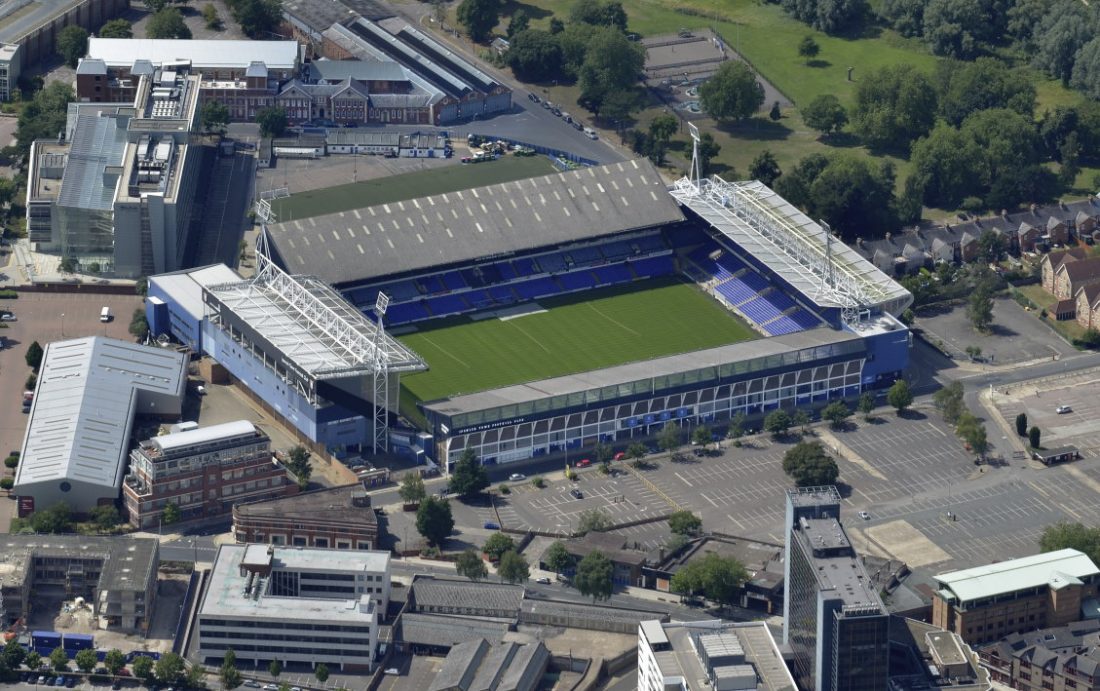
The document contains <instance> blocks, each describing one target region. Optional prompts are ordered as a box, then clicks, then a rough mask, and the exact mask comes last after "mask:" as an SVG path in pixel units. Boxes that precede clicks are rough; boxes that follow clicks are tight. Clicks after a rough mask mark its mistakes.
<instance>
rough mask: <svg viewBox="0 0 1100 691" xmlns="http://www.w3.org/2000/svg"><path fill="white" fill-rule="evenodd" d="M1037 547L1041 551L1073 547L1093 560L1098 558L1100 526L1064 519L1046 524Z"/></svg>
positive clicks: (1099, 555)
mask: <svg viewBox="0 0 1100 691" xmlns="http://www.w3.org/2000/svg"><path fill="white" fill-rule="evenodd" d="M1039 549H1040V550H1041V551H1043V552H1055V551H1058V550H1060V549H1075V550H1078V551H1080V552H1084V553H1085V554H1087V555H1088V557H1089V558H1090V559H1092V560H1093V561H1094V562H1095V561H1096V560H1098V559H1100V528H1092V527H1088V526H1085V525H1082V524H1080V523H1067V522H1066V521H1060V522H1058V523H1055V524H1054V525H1048V526H1047V527H1046V528H1045V529H1044V530H1043V534H1042V535H1041V536H1040V537H1039Z"/></svg>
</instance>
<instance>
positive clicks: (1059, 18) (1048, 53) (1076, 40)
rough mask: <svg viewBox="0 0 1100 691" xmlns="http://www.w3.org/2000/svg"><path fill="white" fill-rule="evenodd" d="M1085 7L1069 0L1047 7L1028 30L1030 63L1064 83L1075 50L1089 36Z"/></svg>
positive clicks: (1089, 22) (1090, 25) (1069, 75)
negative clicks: (1032, 28)
mask: <svg viewBox="0 0 1100 691" xmlns="http://www.w3.org/2000/svg"><path fill="white" fill-rule="evenodd" d="M1093 24H1094V22H1093V21H1092V18H1091V17H1090V16H1089V10H1088V9H1087V8H1086V7H1085V6H1084V5H1081V4H1075V3H1073V2H1072V1H1070V0H1066V1H1064V2H1059V3H1057V5H1056V6H1055V7H1050V8H1049V9H1048V11H1047V12H1046V13H1045V14H1044V15H1043V17H1042V19H1041V21H1040V22H1039V24H1038V26H1036V27H1035V30H1034V31H1033V32H1032V37H1033V38H1034V43H1035V46H1034V50H1033V52H1032V54H1031V55H1032V58H1031V64H1032V65H1033V66H1035V67H1038V68H1039V69H1041V70H1043V71H1045V72H1046V73H1047V74H1049V75H1050V76H1052V77H1055V78H1057V79H1061V80H1062V84H1064V85H1066V86H1068V85H1069V83H1070V79H1071V78H1072V75H1073V66H1074V62H1075V58H1076V57H1077V53H1078V51H1080V50H1081V48H1082V47H1083V46H1084V45H1085V44H1086V43H1088V42H1089V41H1091V40H1092V39H1093V35H1094V28H1093Z"/></svg>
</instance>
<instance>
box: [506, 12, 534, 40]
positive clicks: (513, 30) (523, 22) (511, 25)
mask: <svg viewBox="0 0 1100 691" xmlns="http://www.w3.org/2000/svg"><path fill="white" fill-rule="evenodd" d="M530 25H531V17H530V15H528V14H527V11H526V10H523V9H518V10H516V11H515V12H514V13H513V14H512V17H511V19H509V20H508V40H509V41H511V40H512V37H513V36H515V35H516V34H518V33H519V32H521V31H526V30H527V28H528V27H529V26H530Z"/></svg>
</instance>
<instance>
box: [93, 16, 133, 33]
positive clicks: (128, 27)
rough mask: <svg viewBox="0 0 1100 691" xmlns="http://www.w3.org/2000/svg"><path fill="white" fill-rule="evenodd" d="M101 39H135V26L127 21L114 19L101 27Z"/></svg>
mask: <svg viewBox="0 0 1100 691" xmlns="http://www.w3.org/2000/svg"><path fill="white" fill-rule="evenodd" d="M97 35H98V36H99V37H100V38H133V37H134V25H133V24H131V23H130V21H129V20H126V19H112V20H111V21H109V22H106V23H105V24H104V25H103V26H101V27H99V33H98V34H97Z"/></svg>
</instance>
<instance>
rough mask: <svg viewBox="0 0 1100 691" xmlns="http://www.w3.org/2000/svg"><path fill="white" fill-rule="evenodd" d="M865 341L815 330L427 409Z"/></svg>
mask: <svg viewBox="0 0 1100 691" xmlns="http://www.w3.org/2000/svg"><path fill="white" fill-rule="evenodd" d="M851 341H862V339H861V338H860V337H859V336H857V335H856V334H854V333H851V332H847V331H834V330H832V329H811V330H809V331H799V332H796V333H792V334H786V335H783V336H775V337H772V338H761V339H757V340H754V341H743V342H741V343H731V344H728V345H724V346H718V347H717V348H708V349H706V350H697V351H693V352H689V353H680V354H678V355H668V356H664V357H659V358H654V359H651V360H641V361H638V362H631V363H628V364H624V365H616V366H614V367H607V368H604V369H597V370H591V371H589V372H579V373H576V374H567V375H565V376H561V377H553V378H551V379H543V380H540V381H533V382H527V383H525V384H515V385H513V386H505V387H502V388H499V389H491V390H489V391H482V392H479V393H471V394H465V395H460V396H453V397H451V398H445V399H441V400H438V401H431V402H427V403H424V404H423V405H424V408H426V409H428V410H431V411H434V412H436V413H439V414H441V415H447V416H453V415H461V414H462V413H470V412H475V411H479V410H486V409H489V408H495V407H497V406H506V405H514V404H516V403H527V402H529V401H538V400H542V399H545V398H549V397H551V396H561V395H565V394H576V393H582V392H584V391H589V390H594V389H602V388H604V387H608V386H617V385H619V384H623V383H624V382H633V381H643V380H647V379H653V378H655V377H661V376H666V375H671V374H679V373H681V372H690V371H693V370H697V369H700V368H703V367H713V366H716V365H720V364H726V363H731V362H741V361H745V360H751V359H755V358H763V357H766V356H768V355H776V354H779V353H787V352H796V351H799V350H802V349H804V348H814V347H817V346H825V345H829V344H833V343H841V342H851Z"/></svg>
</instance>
